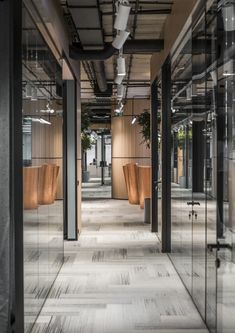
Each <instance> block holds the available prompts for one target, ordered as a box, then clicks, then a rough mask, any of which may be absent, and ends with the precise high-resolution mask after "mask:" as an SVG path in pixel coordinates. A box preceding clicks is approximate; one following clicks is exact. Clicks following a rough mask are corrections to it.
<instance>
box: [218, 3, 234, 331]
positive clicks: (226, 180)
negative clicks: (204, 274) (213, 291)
mask: <svg viewBox="0 0 235 333" xmlns="http://www.w3.org/2000/svg"><path fill="white" fill-rule="evenodd" d="M218 9H219V12H218V48H219V49H220V54H219V59H218V114H217V122H218V128H217V131H218V134H217V136H218V184H217V186H218V189H217V193H218V216H217V235H218V244H219V251H218V308H217V314H218V315H217V327H218V332H222V333H225V332H226V333H229V332H234V331H235V316H234V313H235V305H234V295H235V284H234V281H235V256H234V254H235V250H234V232H235V217H234V216H235V214H234V213H235V199H234V198H235V89H234V84H235V82H234V75H235V74H234V73H235V66H234V63H235V51H234V44H235V1H220V2H219V8H218Z"/></svg>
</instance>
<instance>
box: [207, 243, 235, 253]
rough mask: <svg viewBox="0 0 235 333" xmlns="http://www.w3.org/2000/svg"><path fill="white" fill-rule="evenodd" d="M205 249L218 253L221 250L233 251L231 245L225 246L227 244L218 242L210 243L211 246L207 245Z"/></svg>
mask: <svg viewBox="0 0 235 333" xmlns="http://www.w3.org/2000/svg"><path fill="white" fill-rule="evenodd" d="M207 248H208V250H210V251H211V252H212V251H213V250H214V249H216V250H217V251H219V250H221V249H229V250H232V249H233V247H232V245H230V244H227V243H223V244H220V242H217V243H212V244H207Z"/></svg>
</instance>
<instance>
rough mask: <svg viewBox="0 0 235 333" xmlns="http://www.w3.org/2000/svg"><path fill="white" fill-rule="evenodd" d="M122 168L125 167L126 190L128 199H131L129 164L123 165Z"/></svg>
mask: <svg viewBox="0 0 235 333" xmlns="http://www.w3.org/2000/svg"><path fill="white" fill-rule="evenodd" d="M122 168H123V173H124V179H125V184H126V190H127V195H128V200H129V176H128V168H127V164H126V165H123V167H122Z"/></svg>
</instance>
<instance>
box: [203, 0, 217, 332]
mask: <svg viewBox="0 0 235 333" xmlns="http://www.w3.org/2000/svg"><path fill="white" fill-rule="evenodd" d="M206 41H207V42H206V43H207V44H206V131H205V140H206V152H205V153H206V158H205V191H206V242H207V253H206V254H207V256H206V323H207V326H208V327H209V329H210V331H211V332H212V333H213V332H216V297H217V293H216V283H217V280H216V274H217V268H216V260H217V251H215V250H212V248H211V244H216V237H217V228H216V214H217V203H216V198H217V193H216V189H217V186H216V182H217V179H216V175H217V159H216V157H217V150H216V149H217V117H216V112H217V0H215V1H208V8H207V12H206Z"/></svg>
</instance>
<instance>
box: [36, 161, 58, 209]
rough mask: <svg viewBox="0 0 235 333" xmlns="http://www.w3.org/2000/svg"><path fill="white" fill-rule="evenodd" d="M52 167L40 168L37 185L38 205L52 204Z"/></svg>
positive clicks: (50, 165) (47, 165)
mask: <svg viewBox="0 0 235 333" xmlns="http://www.w3.org/2000/svg"><path fill="white" fill-rule="evenodd" d="M53 179H54V165H52V164H44V165H42V167H41V168H40V172H39V183H38V203H39V204H40V205H49V204H51V203H53V202H54V198H53Z"/></svg>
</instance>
